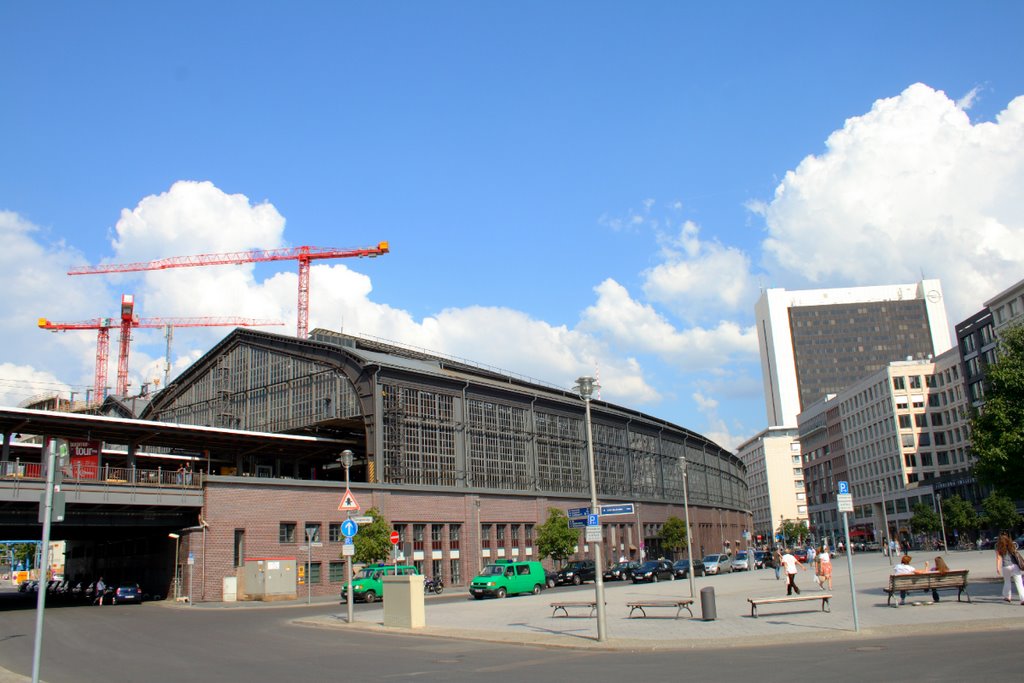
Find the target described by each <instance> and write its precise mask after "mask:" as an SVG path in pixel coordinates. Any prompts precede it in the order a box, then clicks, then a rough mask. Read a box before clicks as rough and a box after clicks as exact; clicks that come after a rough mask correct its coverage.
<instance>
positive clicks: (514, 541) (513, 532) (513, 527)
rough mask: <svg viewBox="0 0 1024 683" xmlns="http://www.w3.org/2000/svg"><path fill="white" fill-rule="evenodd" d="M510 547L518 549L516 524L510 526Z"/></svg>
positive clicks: (517, 526)
mask: <svg viewBox="0 0 1024 683" xmlns="http://www.w3.org/2000/svg"><path fill="white" fill-rule="evenodd" d="M512 547H513V548H518V547H519V525H518V524H513V525H512Z"/></svg>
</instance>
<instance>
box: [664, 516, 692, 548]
mask: <svg viewBox="0 0 1024 683" xmlns="http://www.w3.org/2000/svg"><path fill="white" fill-rule="evenodd" d="M658 538H659V539H661V545H662V547H663V548H668V549H669V550H671V551H672V552H673V553H678V552H680V551H681V550H682V549H683V548H685V547H686V543H687V539H686V522H684V521H683V520H681V519H679V518H678V517H674V516H673V517H669V518H668V519H666V520H665V524H664V525H662V527H661V533H659V534H658Z"/></svg>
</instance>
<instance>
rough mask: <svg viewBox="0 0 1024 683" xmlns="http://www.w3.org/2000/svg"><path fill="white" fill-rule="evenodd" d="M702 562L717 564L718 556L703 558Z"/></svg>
mask: <svg viewBox="0 0 1024 683" xmlns="http://www.w3.org/2000/svg"><path fill="white" fill-rule="evenodd" d="M704 562H712V563H715V562H718V555H708V556H707V557H705V558H704Z"/></svg>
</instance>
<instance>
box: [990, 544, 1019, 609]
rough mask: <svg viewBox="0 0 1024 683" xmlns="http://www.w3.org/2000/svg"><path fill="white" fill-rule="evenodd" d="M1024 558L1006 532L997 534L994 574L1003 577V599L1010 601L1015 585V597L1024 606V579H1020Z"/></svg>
mask: <svg viewBox="0 0 1024 683" xmlns="http://www.w3.org/2000/svg"><path fill="white" fill-rule="evenodd" d="M1022 564H1024V559H1022V558H1021V556H1020V549H1019V548H1018V547H1017V544H1016V543H1014V542H1013V541H1012V540H1011V539H1010V535H1009V534H1007V533H1002V534H999V540H998V541H996V574H999V575H1000V576H1002V577H1003V600H1005V601H1006V602H1010V596H1011V595H1012V594H1013V591H1012V588H1013V586H1016V587H1017V599H1018V600H1020V604H1021V606H1024V581H1022V579H1021V565H1022Z"/></svg>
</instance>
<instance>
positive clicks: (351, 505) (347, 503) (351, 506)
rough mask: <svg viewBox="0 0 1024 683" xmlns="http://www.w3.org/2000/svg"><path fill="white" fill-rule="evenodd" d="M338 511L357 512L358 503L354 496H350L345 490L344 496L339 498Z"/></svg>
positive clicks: (350, 492)
mask: <svg viewBox="0 0 1024 683" xmlns="http://www.w3.org/2000/svg"><path fill="white" fill-rule="evenodd" d="M338 509H339V510H358V509H359V503H357V502H356V498H355V496H353V495H352V491H350V490H349V489H345V495H344V496H342V497H341V505H339V506H338Z"/></svg>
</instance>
